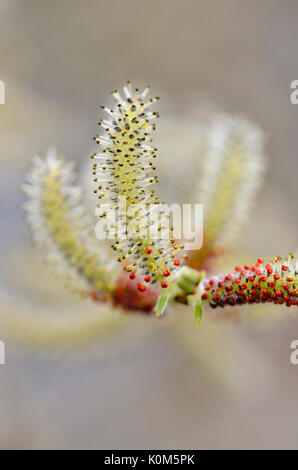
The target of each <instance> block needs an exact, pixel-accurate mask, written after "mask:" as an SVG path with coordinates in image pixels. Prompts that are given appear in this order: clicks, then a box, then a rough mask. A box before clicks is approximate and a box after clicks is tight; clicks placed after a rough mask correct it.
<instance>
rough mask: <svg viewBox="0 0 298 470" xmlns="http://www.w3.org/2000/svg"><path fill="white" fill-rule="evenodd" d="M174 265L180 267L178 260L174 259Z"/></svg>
mask: <svg viewBox="0 0 298 470" xmlns="http://www.w3.org/2000/svg"><path fill="white" fill-rule="evenodd" d="M174 265H175V266H179V265H180V259H178V258H177V259H174Z"/></svg>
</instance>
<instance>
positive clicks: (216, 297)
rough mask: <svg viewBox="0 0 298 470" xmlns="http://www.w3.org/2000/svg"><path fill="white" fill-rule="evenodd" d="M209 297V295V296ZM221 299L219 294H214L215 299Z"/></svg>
mask: <svg viewBox="0 0 298 470" xmlns="http://www.w3.org/2000/svg"><path fill="white" fill-rule="evenodd" d="M207 297H208V296H207ZM219 299H220V297H219V295H218V294H215V295H214V296H213V300H219Z"/></svg>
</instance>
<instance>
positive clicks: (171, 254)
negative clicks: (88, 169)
mask: <svg viewBox="0 0 298 470" xmlns="http://www.w3.org/2000/svg"><path fill="white" fill-rule="evenodd" d="M148 91H149V87H147V88H145V90H144V91H142V92H140V91H139V90H138V89H135V90H134V91H133V89H132V86H131V83H130V82H127V83H126V84H125V86H124V87H123V92H124V93H123V95H121V94H120V93H119V92H118V91H117V90H113V91H112V95H113V97H114V99H115V101H116V105H115V106H114V108H113V109H109V108H107V107H106V106H102V108H103V109H104V110H105V111H107V112H108V114H109V115H110V118H109V119H101V120H100V121H99V125H100V126H101V127H102V128H103V129H104V133H103V134H102V135H101V134H100V135H99V134H98V135H97V136H95V138H94V139H95V141H96V142H97V143H98V144H99V145H100V146H101V149H100V151H99V152H98V153H94V154H93V155H91V158H93V159H96V160H97V163H96V165H93V171H92V174H93V179H94V183H95V184H96V188H95V190H94V192H95V193H96V195H97V197H98V199H99V200H100V203H104V204H106V203H109V207H110V209H111V210H114V211H116V213H117V214H118V217H117V223H116V224H107V228H106V231H107V234H108V236H109V237H115V239H116V240H115V242H114V243H113V244H112V248H113V249H114V250H115V251H118V252H119V257H118V261H119V262H121V263H124V269H125V270H127V271H128V272H130V273H133V274H134V275H137V276H142V277H143V278H146V282H151V283H156V282H159V283H161V282H163V281H164V279H165V277H168V276H169V274H168V273H172V274H174V273H175V271H177V269H178V267H179V264H180V262H179V263H178V262H177V259H178V258H177V255H176V252H177V251H178V250H179V249H180V247H178V246H177V245H175V241H174V240H171V239H170V238H171V235H169V236H168V238H166V237H163V236H162V233H163V231H164V230H165V229H166V228H167V227H168V225H169V220H168V216H166V215H164V214H161V216H160V217H158V218H156V217H154V211H152V207H154V206H156V207H157V206H158V205H159V204H160V202H159V200H158V196H157V195H156V194H155V191H154V190H153V189H151V186H152V184H154V183H157V182H158V178H157V176H156V175H154V173H153V172H154V170H155V166H154V165H153V159H154V158H156V151H157V148H155V147H153V146H152V138H151V132H152V131H153V130H154V129H155V124H154V123H153V122H152V121H153V120H154V119H155V118H157V117H158V113H157V112H154V111H151V108H150V107H151V105H153V104H154V103H155V102H156V101H157V100H158V99H159V97H155V98H151V99H149V100H148V99H147V100H146V101H145V98H146V96H147V94H148ZM149 187H150V188H149ZM120 204H121V205H123V204H124V207H123V206H122V207H120ZM99 207H100V206H99ZM121 209H122V211H121ZM119 214H120V215H119ZM100 216H101V217H103V218H105V217H108V215H107V213H106V210H104V209H103V211H102V213H101V214H100ZM171 230H172V229H171ZM152 233H154V234H157V236H154V237H152ZM164 273H166V274H164ZM172 278H173V276H171V279H172ZM140 285H142V284H140ZM144 287H145V286H144ZM145 288H146V287H145ZM142 289H143V287H141V288H140V290H142Z"/></svg>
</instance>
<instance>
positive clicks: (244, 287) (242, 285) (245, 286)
mask: <svg viewBox="0 0 298 470" xmlns="http://www.w3.org/2000/svg"><path fill="white" fill-rule="evenodd" d="M241 287H242V289H243V290H245V289H246V288H247V284H245V282H244V283H243V284H241Z"/></svg>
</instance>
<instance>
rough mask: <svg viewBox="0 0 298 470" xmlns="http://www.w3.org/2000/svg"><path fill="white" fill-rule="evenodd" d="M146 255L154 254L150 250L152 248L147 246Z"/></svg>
mask: <svg viewBox="0 0 298 470" xmlns="http://www.w3.org/2000/svg"><path fill="white" fill-rule="evenodd" d="M146 253H147V254H148V255H150V254H151V253H152V248H150V246H147V248H146Z"/></svg>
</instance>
